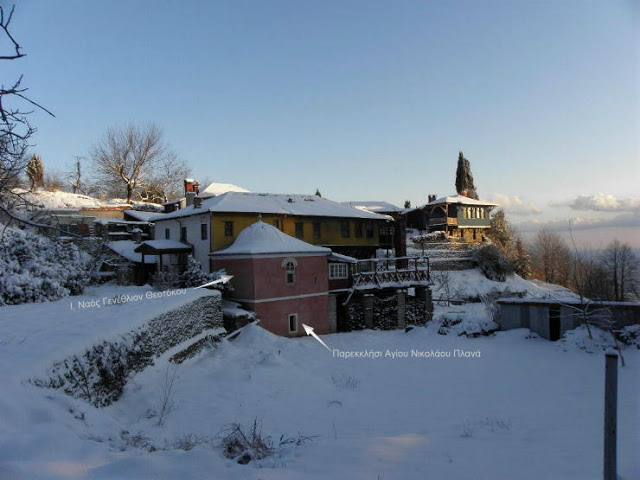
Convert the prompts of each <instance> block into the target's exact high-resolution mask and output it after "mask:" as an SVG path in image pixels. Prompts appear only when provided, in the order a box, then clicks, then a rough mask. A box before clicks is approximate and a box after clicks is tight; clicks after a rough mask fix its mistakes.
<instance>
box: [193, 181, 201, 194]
mask: <svg viewBox="0 0 640 480" xmlns="http://www.w3.org/2000/svg"><path fill="white" fill-rule="evenodd" d="M193 191H194V192H196V195H200V184H199V183H198V182H193Z"/></svg>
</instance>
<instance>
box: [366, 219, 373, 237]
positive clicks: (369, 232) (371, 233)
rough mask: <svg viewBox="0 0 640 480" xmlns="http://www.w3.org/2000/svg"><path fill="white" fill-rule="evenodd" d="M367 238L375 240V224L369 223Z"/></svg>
mask: <svg viewBox="0 0 640 480" xmlns="http://www.w3.org/2000/svg"><path fill="white" fill-rule="evenodd" d="M367 238H373V223H371V222H368V223H367Z"/></svg>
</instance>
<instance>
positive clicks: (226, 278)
mask: <svg viewBox="0 0 640 480" xmlns="http://www.w3.org/2000/svg"><path fill="white" fill-rule="evenodd" d="M232 278H233V275H220V278H219V279H217V280H214V281H212V282H207V283H205V284H204V285H200V286H199V287H193V288H205V287H210V286H212V285H217V284H218V283H227V282H228V281H229V280H231V279H232Z"/></svg>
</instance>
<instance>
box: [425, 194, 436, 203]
mask: <svg viewBox="0 0 640 480" xmlns="http://www.w3.org/2000/svg"><path fill="white" fill-rule="evenodd" d="M427 199H428V200H427V203H431V202H433V201H434V200H435V199H436V195H435V194H434V195H428V196H427Z"/></svg>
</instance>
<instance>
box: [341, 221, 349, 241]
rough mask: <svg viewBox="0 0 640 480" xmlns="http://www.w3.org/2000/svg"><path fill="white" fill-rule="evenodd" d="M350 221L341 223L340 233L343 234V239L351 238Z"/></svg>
mask: <svg viewBox="0 0 640 480" xmlns="http://www.w3.org/2000/svg"><path fill="white" fill-rule="evenodd" d="M349 230H350V228H349V221H348V220H343V221H341V222H340V232H342V238H349V236H350V235H351V232H350V231H349Z"/></svg>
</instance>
